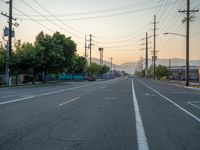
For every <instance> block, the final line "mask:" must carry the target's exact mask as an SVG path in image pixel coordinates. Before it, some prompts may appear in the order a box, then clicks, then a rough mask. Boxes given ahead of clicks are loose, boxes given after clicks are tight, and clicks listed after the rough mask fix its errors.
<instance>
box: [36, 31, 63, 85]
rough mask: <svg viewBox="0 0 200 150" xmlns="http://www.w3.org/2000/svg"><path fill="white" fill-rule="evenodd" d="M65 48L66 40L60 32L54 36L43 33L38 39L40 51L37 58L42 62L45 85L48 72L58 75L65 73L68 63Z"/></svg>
mask: <svg viewBox="0 0 200 150" xmlns="http://www.w3.org/2000/svg"><path fill="white" fill-rule="evenodd" d="M63 38H64V39H63ZM65 46H66V38H65V36H64V35H61V34H60V33H58V32H56V33H55V34H54V35H53V36H50V35H47V34H45V35H44V33H43V32H40V33H39V34H38V36H37V37H36V41H35V47H36V49H37V51H38V55H37V56H38V57H40V59H41V60H42V62H41V65H40V67H41V70H43V72H44V83H45V82H46V77H47V73H48V72H49V73H58V72H60V71H63V69H64V66H65V62H66V57H65V55H64V53H65V48H64V47H65Z"/></svg>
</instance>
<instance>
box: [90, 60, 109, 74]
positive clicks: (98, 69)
mask: <svg viewBox="0 0 200 150" xmlns="http://www.w3.org/2000/svg"><path fill="white" fill-rule="evenodd" d="M109 70H110V68H109V67H107V66H106V65H103V66H100V65H98V64H96V63H91V64H90V66H89V67H88V68H87V72H88V74H89V75H90V76H97V75H102V74H104V73H106V72H108V71H109Z"/></svg>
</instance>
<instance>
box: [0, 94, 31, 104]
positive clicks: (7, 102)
mask: <svg viewBox="0 0 200 150" xmlns="http://www.w3.org/2000/svg"><path fill="white" fill-rule="evenodd" d="M31 98H34V96H29V97H24V98H19V99H15V100H11V101H5V102H0V105H4V104H9V103H14V102H19V101H24V100H27V99H31Z"/></svg>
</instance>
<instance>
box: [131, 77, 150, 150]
mask: <svg viewBox="0 0 200 150" xmlns="http://www.w3.org/2000/svg"><path fill="white" fill-rule="evenodd" d="M132 93H133V105H134V110H135V124H136V132H137V144H138V150H149V146H148V142H147V138H146V135H145V131H144V126H143V123H142V119H141V115H140V109H139V106H138V102H137V98H136V94H135V89H134V83H133V80H132Z"/></svg>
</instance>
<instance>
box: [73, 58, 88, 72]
mask: <svg viewBox="0 0 200 150" xmlns="http://www.w3.org/2000/svg"><path fill="white" fill-rule="evenodd" d="M74 58H75V59H74V63H73V67H74V73H84V72H85V71H86V67H87V60H86V59H85V57H82V56H78V55H76V56H75V57H74Z"/></svg>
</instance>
